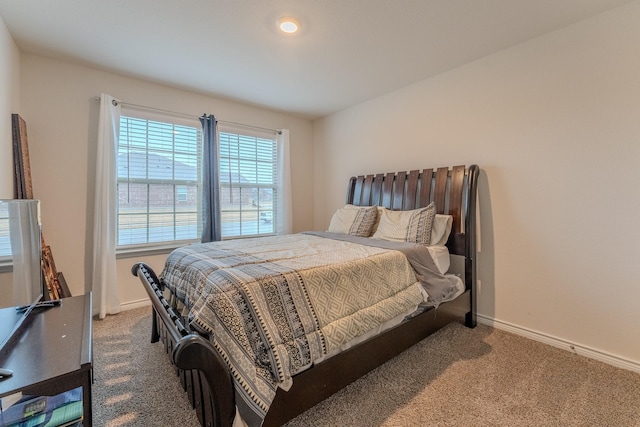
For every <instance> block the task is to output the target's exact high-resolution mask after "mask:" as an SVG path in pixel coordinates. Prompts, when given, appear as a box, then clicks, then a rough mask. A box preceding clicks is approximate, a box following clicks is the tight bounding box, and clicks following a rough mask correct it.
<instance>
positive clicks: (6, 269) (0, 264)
mask: <svg viewBox="0 0 640 427" xmlns="http://www.w3.org/2000/svg"><path fill="white" fill-rule="evenodd" d="M12 271H13V262H11V261H0V273H11V272H12Z"/></svg>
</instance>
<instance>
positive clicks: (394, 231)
mask: <svg viewBox="0 0 640 427" xmlns="http://www.w3.org/2000/svg"><path fill="white" fill-rule="evenodd" d="M435 210H436V207H435V205H434V204H433V203H430V204H429V206H427V207H424V208H420V209H414V210H410V211H392V210H389V209H386V208H383V209H382V211H381V212H380V220H379V221H378V228H377V229H376V232H375V233H374V234H373V236H372V237H373V238H376V239H384V240H392V241H395V242H411V243H420V244H422V245H426V246H429V244H430V243H431V229H432V227H433V218H434V216H435Z"/></svg>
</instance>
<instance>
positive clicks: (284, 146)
mask: <svg viewBox="0 0 640 427" xmlns="http://www.w3.org/2000/svg"><path fill="white" fill-rule="evenodd" d="M276 144H277V150H278V160H277V161H278V193H277V201H278V203H277V210H278V211H277V212H276V219H277V222H276V233H278V234H290V233H292V232H293V220H292V214H291V212H292V211H291V167H290V162H289V130H288V129H280V130H279V135H278V136H277V137H276Z"/></svg>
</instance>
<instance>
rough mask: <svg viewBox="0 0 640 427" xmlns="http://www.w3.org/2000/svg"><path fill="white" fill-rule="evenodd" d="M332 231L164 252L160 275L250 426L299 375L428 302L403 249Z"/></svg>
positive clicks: (264, 413)
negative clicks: (208, 347)
mask: <svg viewBox="0 0 640 427" xmlns="http://www.w3.org/2000/svg"><path fill="white" fill-rule="evenodd" d="M327 237H330V236H328V235H326V236H324V237H323V236H322V234H320V235H318V233H315V234H292V235H286V236H274V237H262V238H256V239H245V240H232V241H225V242H214V243H206V244H194V245H190V246H185V247H183V248H180V249H176V250H175V251H173V252H172V253H171V254H170V255H169V256H168V258H167V261H166V264H165V268H164V270H163V272H162V278H163V280H164V282H165V283H166V284H167V286H168V287H169V288H170V289H171V291H172V292H173V293H174V294H175V295H176V296H177V298H178V299H179V300H180V301H182V302H183V303H184V304H185V306H186V307H187V308H188V309H189V322H190V324H191V325H193V326H194V327H196V328H199V329H201V330H204V331H207V332H208V333H209V334H210V336H211V341H212V343H213V345H214V346H215V348H216V349H217V351H218V352H219V353H220V355H221V356H222V358H223V359H224V360H225V362H226V363H227V364H228V365H229V368H230V371H231V373H232V376H233V380H234V383H235V389H236V405H237V407H238V410H239V412H240V414H241V416H242V418H243V420H244V421H245V422H246V423H247V424H248V425H250V426H259V425H261V424H262V421H263V419H264V416H265V415H266V412H267V410H268V408H269V405H270V403H271V402H272V400H273V398H274V396H275V393H276V389H277V387H281V388H283V389H285V390H287V389H288V388H289V387H290V386H291V384H292V376H293V375H295V374H296V373H299V372H301V371H303V370H304V369H306V368H308V367H310V366H311V365H312V364H313V362H314V361H316V360H319V359H320V358H322V357H323V356H325V355H327V354H330V353H332V352H334V351H335V350H336V349H339V348H340V346H342V345H343V344H345V343H347V342H348V341H350V340H351V339H353V338H355V337H358V336H360V335H362V334H363V333H364V332H366V331H368V330H370V329H373V328H376V327H377V326H379V325H382V324H383V323H385V322H386V321H387V320H389V319H392V318H394V317H397V316H399V315H402V314H403V313H407V312H408V311H410V310H411V309H412V308H415V307H417V306H418V304H420V303H421V302H422V301H424V293H423V287H422V286H421V283H420V281H419V280H418V279H417V277H416V272H415V270H414V268H412V266H411V263H410V262H409V260H408V258H407V256H405V254H403V253H402V252H401V251H399V250H395V249H390V248H381V247H376V246H370V245H364V244H360V243H355V242H353V241H343V240H337V239H334V238H327ZM334 237H335V236H334ZM368 240H372V239H368ZM373 244H375V243H373ZM431 262H432V261H431ZM419 275H420V274H418V276H419ZM436 276H442V275H440V274H439V273H437V274H436ZM442 277H444V276H442ZM438 279H439V278H438Z"/></svg>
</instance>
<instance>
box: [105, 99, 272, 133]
mask: <svg viewBox="0 0 640 427" xmlns="http://www.w3.org/2000/svg"><path fill="white" fill-rule="evenodd" d="M94 100H96V101H100V97H99V96H96V97H95V98H94ZM112 102H113V105H118V104H120V105H125V106H127V107H134V108H141V109H144V110H149V111H156V112H161V113H166V114H172V115H174V116H182V117H186V118H189V119H193V118H194V115H193V114H187V113H180V112H177V111H170V110H163V109H161V108H155V107H148V106H146V105H138V104H131V103H129V102H124V101H120V100H116V99H114V100H113V101H112ZM218 123H223V124H226V125H234V126H241V127H245V128H249V129H260V130H266V131H268V132H273V133H276V134H278V135H281V134H282V131H279V130H276V129H269V128H263V127H260V126H253V125H247V124H244V123H236V122H229V121H226V120H218Z"/></svg>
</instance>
